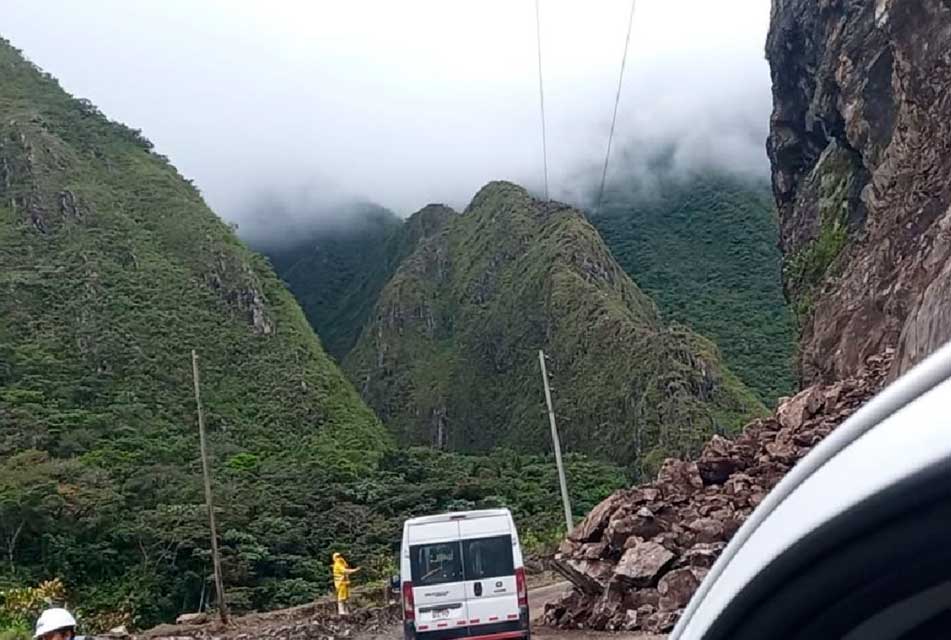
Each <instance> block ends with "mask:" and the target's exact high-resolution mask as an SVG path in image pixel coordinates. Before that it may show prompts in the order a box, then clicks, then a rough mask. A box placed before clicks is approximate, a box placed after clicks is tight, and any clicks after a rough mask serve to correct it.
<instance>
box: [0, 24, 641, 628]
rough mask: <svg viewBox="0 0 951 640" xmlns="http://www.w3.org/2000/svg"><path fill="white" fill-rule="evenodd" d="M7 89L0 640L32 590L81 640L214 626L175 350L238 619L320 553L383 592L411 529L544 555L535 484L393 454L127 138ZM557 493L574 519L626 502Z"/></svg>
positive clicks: (247, 262) (284, 597) (528, 474)
mask: <svg viewBox="0 0 951 640" xmlns="http://www.w3.org/2000/svg"><path fill="white" fill-rule="evenodd" d="M0 80H2V82H0V630H2V628H3V627H8V628H9V629H12V631H10V633H11V634H13V635H12V636H11V637H18V636H17V634H21V633H23V632H24V629H25V628H26V627H28V625H29V624H30V622H31V620H32V618H33V616H35V615H36V613H37V610H38V609H39V608H41V607H42V606H45V605H46V604H48V602H47V600H48V598H45V596H36V594H37V593H38V591H37V590H38V589H39V590H40V591H42V593H44V594H45V593H47V591H44V590H43V589H45V587H42V585H44V584H46V585H49V584H61V585H62V588H63V593H64V594H65V595H61V596H56V598H58V599H65V600H66V604H68V605H69V606H70V607H71V608H72V609H74V610H75V611H76V612H77V613H78V614H79V615H80V617H81V619H82V620H83V623H84V625H85V629H84V630H85V631H87V632H88V631H95V630H97V629H102V628H108V627H110V626H114V625H116V624H120V623H125V624H130V625H132V626H135V627H143V626H146V625H149V624H152V623H155V622H158V621H168V620H170V619H172V618H173V617H174V616H175V615H177V614H179V613H181V612H183V611H189V610H196V609H198V608H201V607H207V606H209V605H212V606H213V605H214V602H213V601H214V594H213V593H212V589H211V585H212V581H211V561H210V557H209V538H208V527H207V513H206V510H205V506H204V496H203V493H202V488H201V481H200V469H201V465H200V462H199V456H198V435H197V430H196V419H195V401H194V397H193V387H192V372H191V350H192V349H196V350H197V351H198V353H199V355H200V357H199V363H200V367H201V379H202V387H201V390H202V398H203V404H204V406H205V416H206V421H207V425H208V431H209V440H210V449H211V452H212V467H213V470H214V488H215V500H216V503H215V504H216V510H217V519H218V525H219V532H220V539H221V549H222V554H223V564H224V572H225V583H226V586H227V593H228V600H229V603H230V605H231V606H232V608H233V609H235V610H236V611H241V610H248V609H268V608H274V607H278V606H283V605H292V604H299V603H302V602H305V601H307V600H309V599H312V598H313V597H315V596H317V595H321V594H324V593H326V592H327V591H328V590H329V588H330V585H331V581H330V575H329V561H330V553H331V552H332V551H335V550H342V551H345V552H347V553H349V554H350V555H351V558H352V560H353V561H354V562H355V563H359V564H364V565H365V566H366V567H367V573H366V575H367V576H368V577H369V578H371V579H372V578H379V577H380V576H382V575H383V574H384V573H385V572H386V571H388V568H389V567H390V566H391V565H392V559H393V545H394V544H396V543H397V542H398V540H399V536H400V526H401V523H402V519H403V518H404V517H406V516H407V515H410V514H412V515H418V514H421V513H427V512H431V511H432V510H439V509H445V508H451V507H467V506H480V505H489V504H492V505H497V504H505V505H510V506H511V507H512V508H513V509H514V510H515V513H516V516H517V517H518V518H519V520H520V522H522V523H524V525H525V528H526V533H527V534H528V535H530V536H535V538H537V539H539V540H543V539H547V538H551V537H552V535H553V534H552V533H551V528H552V527H554V526H555V523H557V522H558V518H559V513H560V511H559V506H558V500H557V493H556V492H557V486H558V485H557V480H556V476H555V472H554V467H553V465H552V463H551V462H550V461H549V460H547V459H543V458H539V457H525V456H520V455H517V454H514V453H508V452H504V451H500V452H496V453H493V454H492V455H486V456H484V457H462V456H453V455H449V454H444V453H439V452H431V451H426V450H401V449H397V448H396V447H395V446H394V443H393V440H392V438H391V437H390V436H389V434H388V432H387V431H386V430H385V429H384V427H383V425H382V424H381V423H380V422H379V420H378V419H377V418H376V416H375V415H374V414H373V412H372V411H371V410H370V409H369V408H368V407H367V406H366V405H365V404H364V403H363V402H362V401H361V399H360V398H359V396H358V394H357V393H356V391H355V390H354V389H353V387H352V385H351V384H350V383H349V382H348V381H347V380H346V379H345V377H344V376H343V375H342V373H341V372H340V371H339V369H338V368H337V367H336V365H335V364H334V363H333V362H332V361H331V360H330V358H329V357H328V356H327V355H326V354H325V353H324V352H323V350H322V349H321V347H320V344H319V342H318V340H317V338H316V336H315V335H314V332H313V330H312V328H311V327H310V326H309V325H308V323H307V321H306V319H305V317H304V315H303V313H302V312H301V310H300V307H299V306H298V305H297V303H296V302H295V301H294V299H293V297H292V296H291V294H290V293H289V292H288V291H287V290H286V289H285V288H284V287H283V286H282V283H281V282H280V281H279V280H278V278H277V277H276V276H275V274H274V273H273V272H272V270H271V268H270V266H269V265H268V262H267V260H266V259H265V258H263V257H262V256H259V255H257V254H255V253H253V252H251V251H249V250H248V249H247V248H246V247H245V246H244V245H243V244H242V243H241V242H240V241H239V240H237V238H235V236H234V235H233V233H232V230H231V229H230V228H229V227H228V226H227V225H225V224H224V223H222V222H221V221H220V220H219V219H218V218H217V217H216V216H215V215H214V214H213V213H212V212H211V211H210V210H209V209H208V208H207V207H206V206H205V204H204V203H203V202H202V199H201V197H200V194H199V193H198V192H197V190H196V189H195V188H194V187H193V186H192V185H191V184H190V183H189V182H188V181H187V180H185V179H183V178H182V177H181V176H179V175H178V173H177V172H176V170H175V169H174V167H172V166H171V165H170V164H169V163H168V161H167V160H166V159H165V158H163V157H161V156H158V155H156V154H155V153H154V152H153V151H152V150H151V145H150V144H149V142H148V141H147V140H146V139H145V138H144V137H143V136H142V135H141V134H140V133H139V132H137V131H135V130H132V129H129V128H127V127H125V126H124V125H121V124H118V123H115V122H111V121H109V120H108V119H107V118H106V117H105V116H103V115H102V114H101V113H100V112H99V111H98V110H97V109H96V108H95V107H94V106H93V105H91V104H90V103H88V102H86V101H82V100H76V99H74V98H72V97H70V96H69V95H67V94H66V93H65V92H64V91H63V90H62V89H61V88H60V87H59V86H58V84H57V83H56V82H55V80H53V79H52V78H51V77H49V76H48V75H46V74H44V73H42V72H41V71H40V70H38V69H37V68H35V67H34V66H33V65H32V64H30V63H29V62H28V61H26V60H25V59H23V58H22V56H21V55H20V54H19V52H17V51H16V50H15V49H13V48H12V47H11V46H9V45H8V44H7V43H5V42H3V41H0ZM407 241H409V240H407ZM569 474H570V477H571V478H572V483H573V488H574V491H575V493H576V501H577V503H578V508H579V513H580V512H581V511H580V510H583V509H587V508H590V506H592V505H593V504H595V503H596V502H597V501H598V500H599V499H601V498H602V497H604V496H605V495H607V493H609V492H610V491H611V490H613V489H615V488H616V487H618V486H620V485H621V484H623V483H624V482H625V480H626V478H625V477H624V476H623V475H622V473H621V472H620V471H619V470H618V469H617V468H614V467H611V466H610V465H605V464H603V463H594V462H590V461H588V460H585V459H583V458H579V457H575V458H572V459H571V461H570V464H569ZM57 580H59V581H60V582H56V581H57ZM37 585H40V586H39V587H38V586H37ZM34 596H36V597H34Z"/></svg>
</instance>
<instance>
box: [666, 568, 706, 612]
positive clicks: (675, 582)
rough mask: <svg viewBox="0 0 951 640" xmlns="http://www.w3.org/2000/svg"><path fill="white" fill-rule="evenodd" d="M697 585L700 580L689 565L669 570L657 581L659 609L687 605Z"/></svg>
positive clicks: (676, 608)
mask: <svg viewBox="0 0 951 640" xmlns="http://www.w3.org/2000/svg"><path fill="white" fill-rule="evenodd" d="M698 586H700V581H699V580H698V579H697V576H696V574H695V573H694V571H693V569H692V568H691V567H685V568H683V569H675V570H673V571H671V572H670V573H668V574H667V575H665V576H664V577H663V578H661V579H660V582H658V583H657V593H659V594H660V605H659V607H660V610H661V611H676V610H678V609H681V608H683V607H685V606H687V603H688V602H689V601H690V597H691V596H692V595H693V592H694V591H696V590H697V587H698Z"/></svg>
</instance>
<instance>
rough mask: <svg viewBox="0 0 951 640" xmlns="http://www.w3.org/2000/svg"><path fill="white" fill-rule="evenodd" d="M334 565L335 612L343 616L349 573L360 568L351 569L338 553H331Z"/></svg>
mask: <svg viewBox="0 0 951 640" xmlns="http://www.w3.org/2000/svg"><path fill="white" fill-rule="evenodd" d="M333 559H334V565H333V572H334V589H335V590H336V591H337V613H338V614H340V615H342V616H345V615H347V614H348V613H349V611H347V600H349V599H350V574H351V573H356V572H357V571H359V570H360V568H359V567H357V568H355V569H351V568H350V565H349V564H347V561H346V559H345V558H344V557H343V556H342V555H340V554H339V553H335V554H334V555H333Z"/></svg>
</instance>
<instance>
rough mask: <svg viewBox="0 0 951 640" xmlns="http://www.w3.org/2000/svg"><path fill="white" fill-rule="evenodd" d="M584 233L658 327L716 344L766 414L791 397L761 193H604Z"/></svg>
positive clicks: (787, 319)
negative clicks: (596, 239) (591, 233)
mask: <svg viewBox="0 0 951 640" xmlns="http://www.w3.org/2000/svg"><path fill="white" fill-rule="evenodd" d="M591 222H592V224H594V226H595V227H597V229H598V231H599V232H600V233H601V235H602V236H603V237H604V240H605V242H606V243H607V244H608V246H609V247H610V248H611V252H612V253H613V254H614V255H615V257H616V258H617V260H618V262H619V263H620V264H621V266H622V267H624V270H625V271H627V272H628V273H629V274H630V275H631V277H632V278H633V279H634V280H635V282H637V284H638V285H639V286H640V287H641V288H642V289H643V290H644V291H645V292H646V293H648V294H649V295H650V296H651V298H653V299H654V301H655V302H657V306H658V307H659V309H660V311H661V314H662V315H663V316H664V318H666V319H668V320H670V321H674V322H679V323H683V324H685V325H688V326H690V327H691V328H692V329H695V330H696V331H698V332H699V333H701V334H703V335H704V336H707V337H708V338H710V339H712V340H713V341H714V342H716V344H717V346H719V348H720V351H721V353H722V355H723V360H724V362H725V363H726V364H727V365H728V366H729V367H730V369H731V370H732V371H733V372H734V373H736V375H737V377H738V378H740V379H741V380H742V381H743V382H744V383H745V384H746V385H747V386H748V387H750V388H751V389H753V390H754V391H755V392H756V394H757V395H758V397H759V398H760V400H762V401H763V402H765V403H767V405H772V404H773V403H774V402H775V401H776V399H777V397H779V396H782V395H787V394H789V393H790V392H791V391H792V390H793V389H794V385H795V382H794V375H793V345H794V341H795V337H794V336H795V328H794V326H795V322H794V319H793V317H792V314H791V312H790V310H789V308H788V306H787V304H786V302H785V299H784V297H783V289H782V279H781V269H782V266H781V264H782V256H781V255H780V252H779V248H778V246H777V243H778V233H779V230H778V222H777V220H776V217H775V213H774V209H773V204H772V199H771V194H770V191H769V186H768V184H765V183H763V182H759V181H756V180H755V179H751V178H742V177H735V176H730V175H725V174H720V173H717V172H713V171H709V172H706V173H697V174H693V175H690V176H685V177H673V176H667V177H666V178H664V179H662V180H660V181H659V182H658V184H656V185H654V187H653V188H652V189H645V188H644V187H643V185H640V184H638V183H637V182H636V181H632V182H631V183H630V184H628V185H627V186H626V187H625V188H623V189H622V188H615V189H611V190H609V191H608V193H607V196H606V198H605V204H604V206H603V207H602V210H601V213H600V214H599V215H596V216H594V217H592V219H591Z"/></svg>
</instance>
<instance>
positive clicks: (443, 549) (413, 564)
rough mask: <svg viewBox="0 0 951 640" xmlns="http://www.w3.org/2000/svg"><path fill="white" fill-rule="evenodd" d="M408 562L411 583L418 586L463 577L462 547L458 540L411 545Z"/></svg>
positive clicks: (451, 580) (457, 579)
mask: <svg viewBox="0 0 951 640" xmlns="http://www.w3.org/2000/svg"><path fill="white" fill-rule="evenodd" d="M409 562H410V570H411V571H412V574H413V584H414V585H416V586H419V587H425V586H427V585H434V584H442V583H444V582H459V581H460V580H462V579H463V577H462V547H461V545H460V544H459V543H458V542H437V543H435V544H419V545H415V546H411V547H410V548H409Z"/></svg>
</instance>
